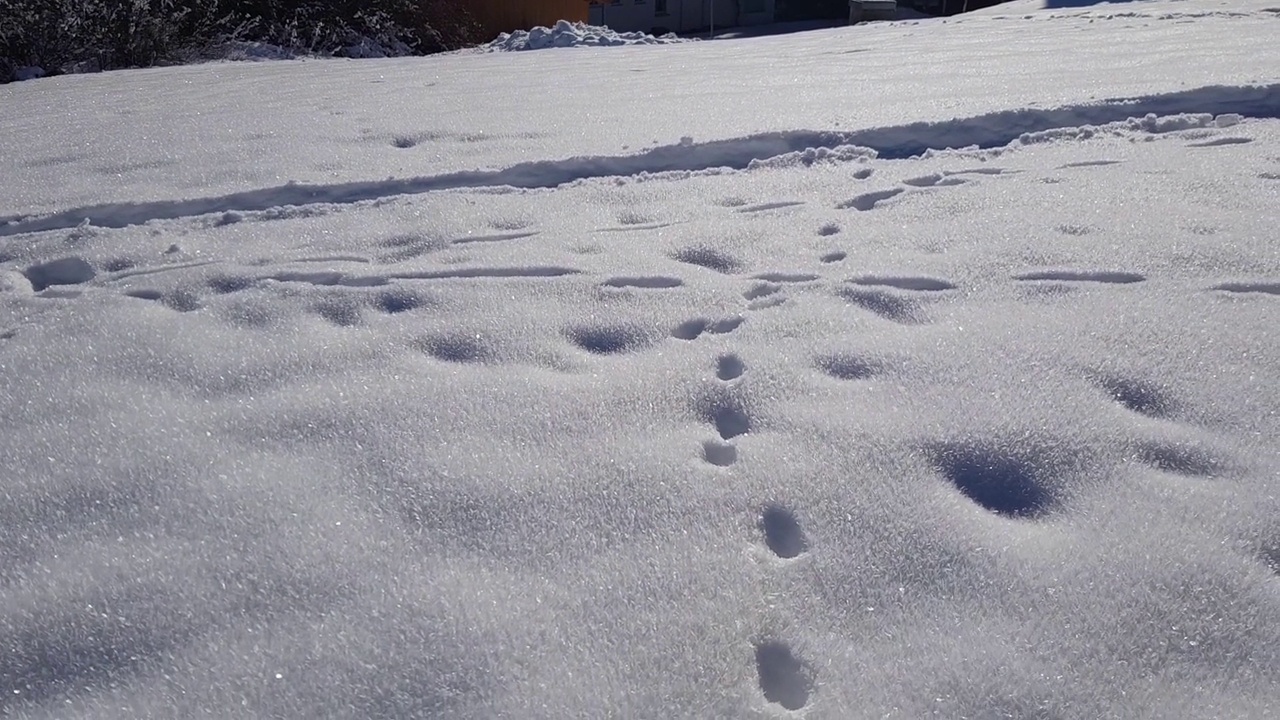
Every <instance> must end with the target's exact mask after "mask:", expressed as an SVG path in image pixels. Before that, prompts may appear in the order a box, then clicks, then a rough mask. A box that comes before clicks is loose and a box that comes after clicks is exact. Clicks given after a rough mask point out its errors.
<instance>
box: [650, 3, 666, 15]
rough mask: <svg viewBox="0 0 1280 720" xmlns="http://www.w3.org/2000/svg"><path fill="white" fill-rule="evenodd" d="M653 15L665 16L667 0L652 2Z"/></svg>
mask: <svg viewBox="0 0 1280 720" xmlns="http://www.w3.org/2000/svg"><path fill="white" fill-rule="evenodd" d="M653 14H654V15H666V14H667V0H653Z"/></svg>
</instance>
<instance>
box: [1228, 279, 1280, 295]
mask: <svg viewBox="0 0 1280 720" xmlns="http://www.w3.org/2000/svg"><path fill="white" fill-rule="evenodd" d="M1213 289H1214V290H1221V291H1223V292H1229V293H1262V294H1264V295H1280V281H1277V282H1229V283H1222V284H1221V285H1215V286H1214V287H1213Z"/></svg>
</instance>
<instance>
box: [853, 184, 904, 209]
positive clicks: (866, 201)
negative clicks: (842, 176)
mask: <svg viewBox="0 0 1280 720" xmlns="http://www.w3.org/2000/svg"><path fill="white" fill-rule="evenodd" d="M904 192H906V190H904V189H902V188H891V189H889V190H876V191H874V192H869V193H863V194H861V195H858V196H857V197H854V198H852V199H850V200H846V201H844V202H842V203H840V204H839V205H836V209H837V210H859V211H862V212H866V211H869V210H872V209H874V208H875V207H876V206H877V205H879V204H880V203H882V202H884V201H885V200H888V199H890V198H895V197H897V196H899V195H901V194H902V193H904Z"/></svg>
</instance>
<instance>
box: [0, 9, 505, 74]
mask: <svg viewBox="0 0 1280 720" xmlns="http://www.w3.org/2000/svg"><path fill="white" fill-rule="evenodd" d="M480 39H481V38H480V36H479V26H478V25H477V24H476V23H475V22H474V20H472V19H471V16H470V15H469V13H468V12H467V11H466V8H465V0H0V82H8V81H10V80H15V79H20V78H23V77H32V76H38V75H39V73H37V72H35V71H33V70H30V68H40V69H41V70H42V71H43V72H44V73H47V74H58V73H62V72H76V71H87V70H109V69H112V68H123V67H145V66H149V65H157V64H166V63H171V62H175V61H179V60H182V59H187V58H192V57H201V56H208V54H209V53H208V52H207V50H208V49H209V48H210V47H212V46H220V45H226V44H227V43H234V42H242V43H245V42H247V43H269V44H271V45H274V46H278V47H280V48H282V49H283V50H284V51H286V52H288V53H305V54H338V55H345V56H348V57H384V56H387V55H408V54H427V53H432V52H440V51H444V50H452V49H456V48H460V47H465V46H468V45H474V44H476V43H478V42H479V41H480ZM20 71H21V72H20Z"/></svg>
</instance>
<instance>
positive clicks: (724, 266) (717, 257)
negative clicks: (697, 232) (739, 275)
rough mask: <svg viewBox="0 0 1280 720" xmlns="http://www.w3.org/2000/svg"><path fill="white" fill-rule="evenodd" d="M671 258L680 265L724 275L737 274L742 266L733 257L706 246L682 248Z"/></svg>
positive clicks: (740, 262)
mask: <svg viewBox="0 0 1280 720" xmlns="http://www.w3.org/2000/svg"><path fill="white" fill-rule="evenodd" d="M671 257H672V258H673V259H675V260H679V261H680V262H682V263H688V264H690V265H697V266H699V267H704V268H706V269H708V270H714V271H716V272H718V273H723V274H726V275H728V274H732V273H735V272H738V271H739V270H741V269H742V266H743V263H742V261H741V260H739V259H738V258H736V257H734V256H733V255H731V254H729V253H727V252H724V251H722V250H718V249H716V248H713V247H710V246H707V245H692V246H690V247H686V248H682V249H680V250H677V251H676V252H675V253H674V254H672V256H671Z"/></svg>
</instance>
